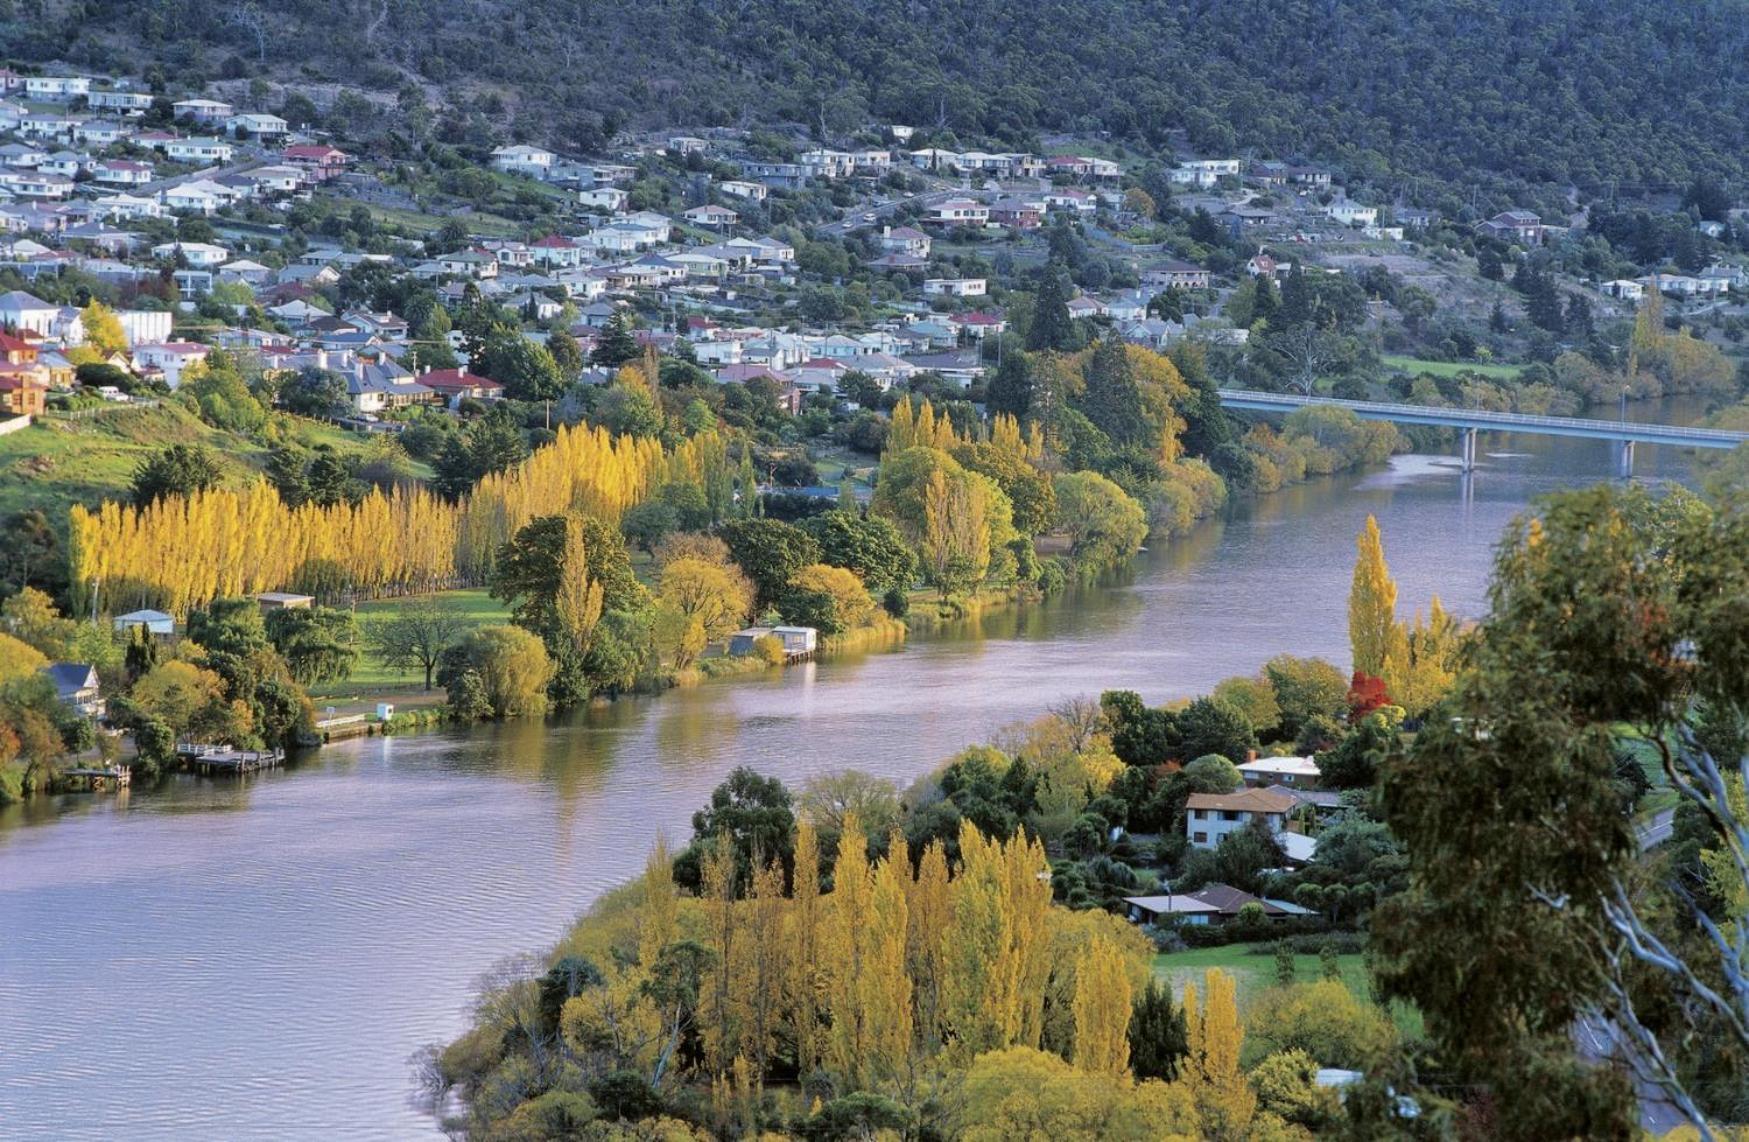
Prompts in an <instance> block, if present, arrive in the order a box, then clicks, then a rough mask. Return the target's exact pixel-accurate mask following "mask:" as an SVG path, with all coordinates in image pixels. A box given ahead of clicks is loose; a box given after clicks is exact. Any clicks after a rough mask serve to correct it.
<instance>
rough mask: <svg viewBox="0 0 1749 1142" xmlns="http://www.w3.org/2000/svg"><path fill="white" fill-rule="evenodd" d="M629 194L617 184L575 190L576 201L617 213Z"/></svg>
mask: <svg viewBox="0 0 1749 1142" xmlns="http://www.w3.org/2000/svg"><path fill="white" fill-rule="evenodd" d="M630 198H631V195H630V194H629V193H627V192H626V191H623V190H621V189H620V188H619V187H617V186H597V187H591V188H590V189H588V190H580V191H578V192H577V201H578V202H581V203H582V204H583V205H584V206H593V207H596V208H598V209H601V210H609V211H612V212H613V213H615V214H618V213H619V212H620V211H621V210H624V209H625V207H626V202H627V201H628V200H629V199H630Z"/></svg>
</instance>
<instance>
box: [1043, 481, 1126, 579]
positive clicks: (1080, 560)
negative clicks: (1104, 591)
mask: <svg viewBox="0 0 1749 1142" xmlns="http://www.w3.org/2000/svg"><path fill="white" fill-rule="evenodd" d="M1053 489H1054V491H1055V493H1056V501H1057V514H1056V526H1057V528H1058V529H1059V530H1061V531H1064V532H1066V533H1067V534H1068V537H1069V551H1070V554H1072V555H1073V556H1074V557H1075V560H1076V562H1077V564H1078V565H1079V566H1080V567H1081V568H1082V569H1083V571H1084V572H1085V573H1088V574H1099V573H1102V572H1106V571H1111V570H1115V569H1116V568H1118V567H1121V566H1123V565H1124V564H1126V563H1128V562H1129V561H1130V560H1131V559H1133V558H1134V557H1135V554H1136V552H1137V551H1138V550H1140V549H1141V546H1142V540H1143V539H1144V538H1146V537H1147V534H1148V521H1147V517H1146V516H1145V515H1144V514H1143V512H1142V506H1141V505H1140V504H1138V503H1137V502H1136V501H1135V500H1134V499H1133V498H1131V496H1130V495H1129V494H1128V493H1127V492H1125V491H1124V490H1123V489H1122V488H1120V487H1118V486H1117V485H1116V484H1114V483H1112V482H1111V481H1110V480H1108V479H1106V478H1105V477H1104V476H1101V475H1100V474H1099V473H1097V472H1070V473H1066V474H1064V475H1061V476H1058V477H1057V478H1056V479H1055V480H1054V481H1053Z"/></svg>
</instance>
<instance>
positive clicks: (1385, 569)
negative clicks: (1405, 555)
mask: <svg viewBox="0 0 1749 1142" xmlns="http://www.w3.org/2000/svg"><path fill="white" fill-rule="evenodd" d="M1396 626H1397V584H1396V581H1395V580H1393V579H1392V578H1391V569H1390V567H1389V566H1387V565H1386V563H1385V547H1384V542H1383V541H1382V540H1381V539H1380V537H1379V521H1378V520H1377V519H1375V518H1374V517H1372V516H1370V515H1369V516H1367V517H1366V526H1365V527H1364V528H1362V529H1361V532H1360V534H1359V535H1358V536H1357V537H1355V558H1354V584H1353V586H1352V587H1350V588H1349V591H1348V642H1349V646H1350V647H1351V649H1352V651H1353V658H1354V669H1355V670H1357V671H1359V672H1360V673H1362V674H1371V675H1373V676H1374V677H1380V676H1382V675H1383V673H1384V669H1385V658H1386V656H1387V654H1389V652H1390V648H1391V638H1392V632H1393V631H1394V630H1395V629H1396Z"/></svg>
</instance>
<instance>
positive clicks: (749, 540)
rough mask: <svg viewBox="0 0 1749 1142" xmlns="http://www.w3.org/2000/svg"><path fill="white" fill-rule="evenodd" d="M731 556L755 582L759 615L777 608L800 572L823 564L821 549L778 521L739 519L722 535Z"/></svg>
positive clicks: (803, 535) (796, 530) (807, 538)
mask: <svg viewBox="0 0 1749 1142" xmlns="http://www.w3.org/2000/svg"><path fill="white" fill-rule="evenodd" d="M718 534H719V535H720V536H721V537H722V539H723V541H724V542H725V543H727V544H728V545H729V553H730V555H731V556H733V558H734V560H735V562H736V563H738V564H740V566H741V570H742V571H744V572H746V574H747V577H748V578H749V579H751V580H752V581H753V588H754V596H753V606H754V609H755V611H756V612H762V611H764V610H765V609H766V608H768V607H771V606H775V605H776V604H777V602H778V600H779V599H780V598H782V596H783V593H784V592H785V591H786V590H787V589H788V588H789V585H790V581H791V580H792V579H794V578H795V576H796V572H798V571H800V570H801V569H802V568H803V567H806V566H808V565H809V564H810V563H818V562H819V561H820V547H819V545H818V544H817V543H815V542H814V539H813V537H812V536H810V535H809V534H808V533H807V532H806V531H803V530H802V529H801V528H799V527H797V526H796V525H794V524H790V523H784V522H783V521H781V520H775V519H738V520H732V521H730V522H729V523H726V524H724V525H723V527H722V529H721V530H720V531H719V532H718Z"/></svg>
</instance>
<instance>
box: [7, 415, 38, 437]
mask: <svg viewBox="0 0 1749 1142" xmlns="http://www.w3.org/2000/svg"><path fill="white" fill-rule="evenodd" d="M30 423H31V418H30V417H28V416H15V417H13V418H12V419H11V420H0V436H10V435H12V434H13V433H14V432H17V431H19V430H20V429H23V428H29V427H30Z"/></svg>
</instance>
